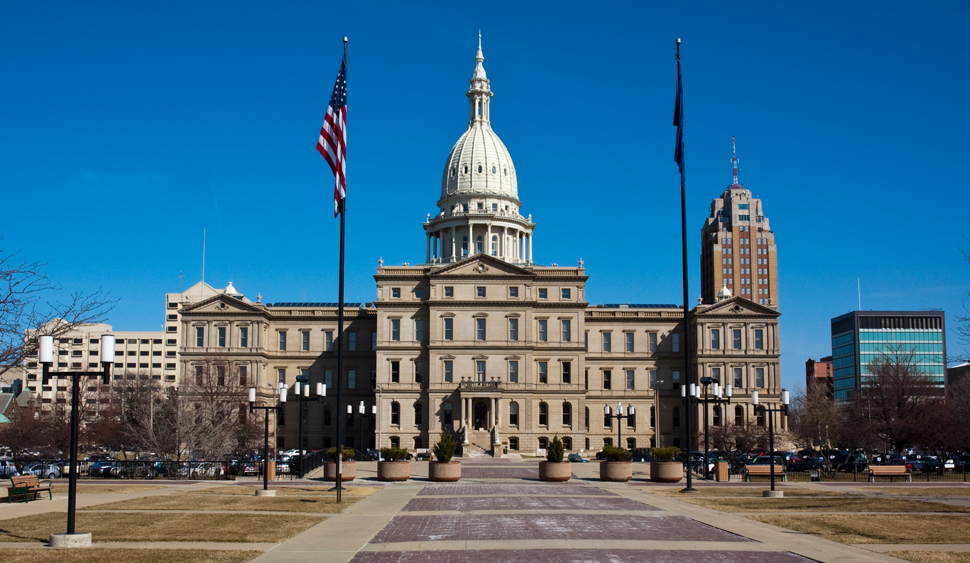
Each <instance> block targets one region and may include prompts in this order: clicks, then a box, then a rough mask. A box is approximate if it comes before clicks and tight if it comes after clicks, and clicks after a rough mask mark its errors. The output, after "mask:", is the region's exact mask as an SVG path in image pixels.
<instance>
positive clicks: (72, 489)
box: [38, 334, 115, 547]
mask: <svg viewBox="0 0 970 563" xmlns="http://www.w3.org/2000/svg"><path fill="white" fill-rule="evenodd" d="M38 340H39V345H38V348H39V350H38V352H39V353H38V356H39V359H40V363H41V365H42V366H43V369H44V375H43V382H44V385H47V382H48V381H49V380H50V378H51V371H50V367H51V364H53V363H54V337H53V336H51V335H45V336H41V337H40V338H39V339H38ZM114 361H115V337H114V336H112V335H110V334H102V335H101V371H62V372H55V373H54V375H56V376H58V377H70V378H71V465H70V481H69V482H68V483H69V484H68V487H67V495H68V496H67V533H66V534H51V535H50V545H51V547H88V546H90V545H91V534H90V533H80V534H78V533H77V532H76V531H75V527H74V522H75V520H74V513H75V510H76V509H77V434H78V425H79V424H80V421H79V420H78V408H79V403H80V400H79V398H78V395H79V393H80V387H81V384H80V379H81V378H82V377H100V378H101V383H102V384H104V385H107V384H108V383H109V382H110V379H111V364H113V363H114Z"/></svg>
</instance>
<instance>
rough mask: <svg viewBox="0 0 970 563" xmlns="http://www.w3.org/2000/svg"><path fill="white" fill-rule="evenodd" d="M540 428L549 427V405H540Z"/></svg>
mask: <svg viewBox="0 0 970 563" xmlns="http://www.w3.org/2000/svg"><path fill="white" fill-rule="evenodd" d="M539 426H549V405H547V404H545V403H539Z"/></svg>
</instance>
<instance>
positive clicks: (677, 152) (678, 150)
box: [674, 45, 684, 180]
mask: <svg viewBox="0 0 970 563" xmlns="http://www.w3.org/2000/svg"><path fill="white" fill-rule="evenodd" d="M674 126H675V127H677V146H676V147H674V162H676V163H677V165H678V166H679V167H680V177H681V180H683V178H684V88H683V86H682V85H681V81H680V45H677V100H676V101H675V102H674Z"/></svg>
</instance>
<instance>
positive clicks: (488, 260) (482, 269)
mask: <svg viewBox="0 0 970 563" xmlns="http://www.w3.org/2000/svg"><path fill="white" fill-rule="evenodd" d="M431 275H432V276H475V277H488V276H529V277H532V276H534V275H535V274H534V273H533V272H532V271H531V270H528V269H526V268H522V267H520V266H515V265H513V264H509V263H508V262H505V261H503V260H499V259H498V258H495V257H493V256H489V255H487V254H476V255H475V256H469V257H467V258H463V259H461V260H459V261H458V262H455V263H454V264H450V265H448V266H445V267H444V268H442V269H440V270H436V271H433V272H432V273H431Z"/></svg>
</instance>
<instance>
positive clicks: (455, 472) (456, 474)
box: [428, 461, 461, 482]
mask: <svg viewBox="0 0 970 563" xmlns="http://www.w3.org/2000/svg"><path fill="white" fill-rule="evenodd" d="M428 478H429V479H431V480H432V481H435V482H444V481H457V480H459V479H461V462H460V461H452V462H449V463H440V462H437V461H432V462H431V463H429V464H428Z"/></svg>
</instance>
